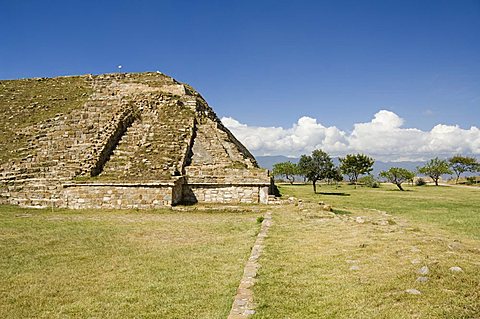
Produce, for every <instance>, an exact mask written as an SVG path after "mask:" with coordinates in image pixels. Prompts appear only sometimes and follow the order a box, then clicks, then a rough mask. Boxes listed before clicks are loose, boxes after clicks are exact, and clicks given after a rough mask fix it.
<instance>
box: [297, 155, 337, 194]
mask: <svg viewBox="0 0 480 319" xmlns="http://www.w3.org/2000/svg"><path fill="white" fill-rule="evenodd" d="M298 169H299V172H300V173H301V174H302V175H304V176H305V177H306V178H307V179H308V180H309V181H311V182H312V184H313V192H314V193H316V192H317V186H316V183H317V181H319V180H322V179H324V178H330V176H334V175H335V173H334V172H333V171H334V169H335V166H334V165H333V162H332V159H331V158H330V155H328V154H327V153H325V152H324V151H322V150H314V151H313V152H312V155H311V156H309V155H302V156H301V157H300V161H299V162H298Z"/></svg>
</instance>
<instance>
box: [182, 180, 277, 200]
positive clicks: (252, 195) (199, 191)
mask: <svg viewBox="0 0 480 319" xmlns="http://www.w3.org/2000/svg"><path fill="white" fill-rule="evenodd" d="M268 191H269V186H268V185H254V184H250V185H248V184H247V185H240V184H230V185H222V184H185V185H183V201H184V202H186V203H197V202H203V203H262V204H267V203H268Z"/></svg>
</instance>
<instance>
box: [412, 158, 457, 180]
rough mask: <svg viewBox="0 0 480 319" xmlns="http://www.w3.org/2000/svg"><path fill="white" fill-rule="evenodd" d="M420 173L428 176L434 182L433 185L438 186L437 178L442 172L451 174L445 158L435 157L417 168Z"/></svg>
mask: <svg viewBox="0 0 480 319" xmlns="http://www.w3.org/2000/svg"><path fill="white" fill-rule="evenodd" d="M418 172H419V173H420V174H424V175H427V176H429V177H430V178H431V179H433V181H434V182H435V186H438V180H439V178H440V176H442V175H444V174H452V171H451V170H450V168H449V165H448V162H447V161H446V160H442V159H439V158H438V157H435V158H434V159H431V160H429V161H428V162H427V163H426V164H425V165H423V166H422V167H419V168H418Z"/></svg>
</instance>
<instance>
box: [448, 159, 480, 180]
mask: <svg viewBox="0 0 480 319" xmlns="http://www.w3.org/2000/svg"><path fill="white" fill-rule="evenodd" d="M448 163H449V165H450V168H451V169H452V171H453V172H454V173H455V175H456V179H455V184H457V183H458V179H459V178H460V175H461V174H462V173H464V172H472V173H473V172H476V171H477V170H478V167H479V163H478V162H477V159H476V158H474V157H469V156H461V155H455V156H453V157H451V158H449V159H448Z"/></svg>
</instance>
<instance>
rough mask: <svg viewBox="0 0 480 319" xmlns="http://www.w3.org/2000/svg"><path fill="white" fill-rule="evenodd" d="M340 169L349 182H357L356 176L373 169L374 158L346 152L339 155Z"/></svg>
mask: <svg viewBox="0 0 480 319" xmlns="http://www.w3.org/2000/svg"><path fill="white" fill-rule="evenodd" d="M339 160H340V170H341V171H342V173H343V174H345V175H347V176H348V178H349V180H350V183H352V184H357V180H358V176H360V175H362V174H368V173H370V172H371V171H372V170H373V163H375V160H374V159H373V158H371V157H368V156H367V155H364V154H347V156H345V157H343V158H342V157H340V158H339Z"/></svg>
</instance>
